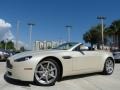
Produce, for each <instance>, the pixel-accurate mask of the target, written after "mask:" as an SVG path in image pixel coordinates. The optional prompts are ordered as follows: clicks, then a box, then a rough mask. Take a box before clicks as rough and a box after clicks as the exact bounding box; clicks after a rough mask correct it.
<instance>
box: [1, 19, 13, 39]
mask: <svg viewBox="0 0 120 90" xmlns="http://www.w3.org/2000/svg"><path fill="white" fill-rule="evenodd" d="M11 27H12V25H11V24H10V23H8V22H6V21H5V20H3V19H0V41H1V40H6V39H8V40H12V39H14V35H13V34H12V32H11V30H10V29H11Z"/></svg>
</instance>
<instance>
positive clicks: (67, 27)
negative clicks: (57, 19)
mask: <svg viewBox="0 0 120 90" xmlns="http://www.w3.org/2000/svg"><path fill="white" fill-rule="evenodd" d="M65 27H66V29H67V31H68V42H70V30H71V29H72V26H70V25H66V26H65Z"/></svg>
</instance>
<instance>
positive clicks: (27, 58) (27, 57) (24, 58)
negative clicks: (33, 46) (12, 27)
mask: <svg viewBox="0 0 120 90" xmlns="http://www.w3.org/2000/svg"><path fill="white" fill-rule="evenodd" d="M31 58H32V56H26V57H22V58H19V59H16V60H15V62H22V61H26V60H29V59H31Z"/></svg>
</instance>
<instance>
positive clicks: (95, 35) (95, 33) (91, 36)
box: [83, 25, 101, 47]
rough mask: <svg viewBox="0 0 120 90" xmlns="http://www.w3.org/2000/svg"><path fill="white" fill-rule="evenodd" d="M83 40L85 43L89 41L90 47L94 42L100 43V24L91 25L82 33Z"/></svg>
mask: <svg viewBox="0 0 120 90" xmlns="http://www.w3.org/2000/svg"><path fill="white" fill-rule="evenodd" d="M83 40H84V41H85V42H86V43H90V44H91V47H93V45H94V44H100V43H101V25H96V26H94V27H91V28H90V30H89V31H87V32H86V33H85V34H83Z"/></svg>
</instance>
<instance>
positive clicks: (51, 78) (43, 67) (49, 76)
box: [34, 59, 60, 86]
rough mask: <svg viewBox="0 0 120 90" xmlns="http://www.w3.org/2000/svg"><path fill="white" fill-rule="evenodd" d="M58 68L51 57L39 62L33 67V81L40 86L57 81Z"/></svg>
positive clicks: (49, 84)
mask: <svg viewBox="0 0 120 90" xmlns="http://www.w3.org/2000/svg"><path fill="white" fill-rule="evenodd" d="M59 73H60V69H59V66H58V63H57V62H55V61H54V60H52V59H47V60H44V61H42V62H40V63H39V64H38V65H37V67H36V69H35V75H34V77H35V82H36V83H37V84H38V85H42V86H51V85H54V84H55V82H56V81H57V79H58V77H59V75H60V74H59Z"/></svg>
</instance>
